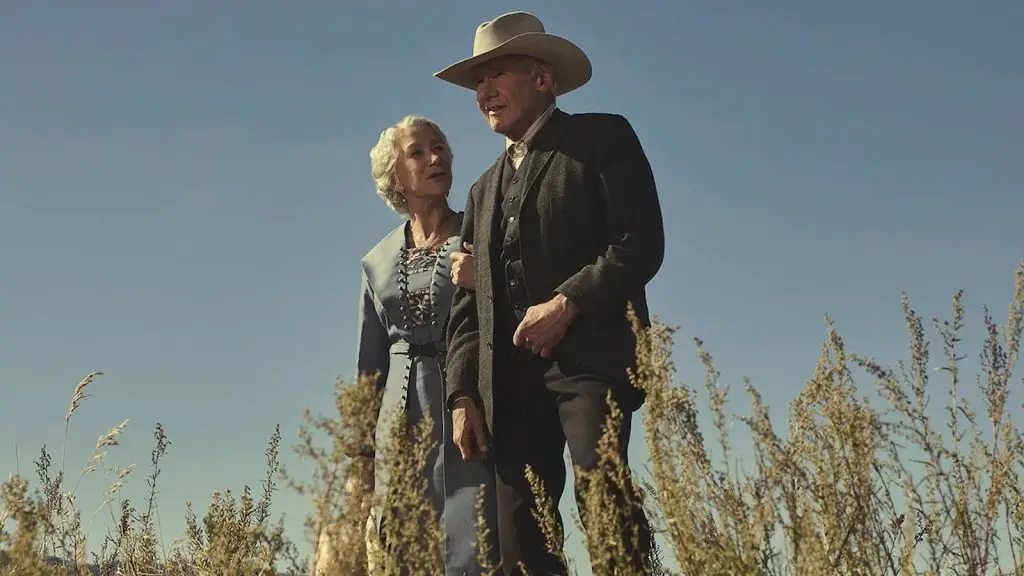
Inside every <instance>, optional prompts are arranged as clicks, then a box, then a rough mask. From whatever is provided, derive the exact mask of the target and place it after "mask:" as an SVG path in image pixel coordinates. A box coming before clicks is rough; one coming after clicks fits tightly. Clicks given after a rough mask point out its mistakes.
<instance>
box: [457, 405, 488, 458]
mask: <svg viewBox="0 0 1024 576" xmlns="http://www.w3.org/2000/svg"><path fill="white" fill-rule="evenodd" d="M452 442H453V443H454V444H455V446H456V447H458V449H459V453H460V454H462V459H463V460H465V461H466V462H470V461H473V460H482V459H483V458H484V457H486V456H487V450H488V446H487V434H486V433H485V432H484V419H483V415H482V414H480V410H479V409H478V408H477V407H476V402H474V401H473V400H472V399H470V398H459V399H458V400H456V401H455V405H454V406H453V407H452Z"/></svg>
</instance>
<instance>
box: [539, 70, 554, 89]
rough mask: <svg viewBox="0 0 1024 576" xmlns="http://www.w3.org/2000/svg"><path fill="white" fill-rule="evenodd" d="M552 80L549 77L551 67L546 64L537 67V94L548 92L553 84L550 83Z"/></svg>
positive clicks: (550, 76)
mask: <svg viewBox="0 0 1024 576" xmlns="http://www.w3.org/2000/svg"><path fill="white" fill-rule="evenodd" d="M552 78H553V76H552V75H551V67H550V66H548V65H547V64H541V65H540V66H539V67H538V70H537V78H536V84H537V91H538V92H548V91H550V90H551V85H552V83H553V82H552Z"/></svg>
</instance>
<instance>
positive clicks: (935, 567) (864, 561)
mask: <svg viewBox="0 0 1024 576" xmlns="http://www.w3.org/2000/svg"><path fill="white" fill-rule="evenodd" d="M1014 278H1015V283H1014V288H1015V289H1014V296H1013V301H1012V302H1011V304H1010V307H1009V312H1008V315H1007V318H1006V321H1005V323H1004V324H999V323H997V320H995V319H993V318H992V317H991V316H990V315H989V312H988V310H987V309H986V310H985V312H984V317H983V319H984V324H985V327H986V331H987V338H986V339H985V341H984V343H983V345H982V346H981V350H980V352H978V351H975V352H973V353H972V352H969V351H967V350H964V349H963V347H962V343H961V339H962V330H963V327H964V321H965V311H964V308H963V307H962V305H961V294H960V293H957V294H956V295H955V296H954V297H953V304H952V314H951V316H950V317H949V318H948V319H947V320H936V321H935V329H936V331H937V333H938V335H939V338H940V340H941V348H942V354H943V356H944V359H945V362H944V365H943V368H942V370H941V372H940V373H939V374H940V375H941V376H942V381H941V382H940V381H937V379H935V378H933V377H932V376H933V374H936V372H935V371H933V370H931V369H930V368H929V367H930V366H932V365H933V360H932V357H931V354H932V350H930V348H929V346H928V343H927V340H926V336H925V322H924V321H923V320H922V318H921V317H920V316H919V315H918V314H917V313H916V312H915V311H914V310H913V309H912V308H911V306H910V302H909V300H907V299H906V298H904V300H903V312H904V316H905V320H906V326H907V330H908V335H909V342H910V346H909V355H908V357H907V360H906V361H905V362H902V363H900V364H899V365H897V366H894V367H886V366H881V365H879V364H878V363H876V362H875V361H874V360H873V359H872V358H871V357H868V356H861V355H859V354H856V353H854V352H853V351H852V350H849V349H847V346H846V344H845V343H844V341H843V339H842V338H841V337H840V335H839V333H838V331H837V330H835V329H834V327H833V325H832V324H831V321H829V323H828V332H827V337H826V339H825V341H824V343H823V346H822V349H821V354H820V358H819V360H818V362H817V365H816V366H815V367H814V370H813V372H812V376H811V377H810V378H809V380H808V381H807V383H806V385H805V386H804V388H803V389H802V391H801V392H800V393H799V394H798V396H797V397H796V398H794V399H793V400H792V401H791V403H790V406H789V419H788V423H787V427H786V430H780V429H777V428H776V427H775V425H773V423H772V422H771V420H770V418H769V415H768V409H767V406H766V405H765V403H764V402H763V400H762V397H761V395H760V394H759V393H758V391H757V390H756V389H755V388H754V387H753V386H752V385H750V384H749V382H747V385H746V392H747V394H748V395H749V396H750V398H751V402H752V410H751V414H750V415H749V416H746V417H741V418H740V419H739V421H741V422H743V423H744V424H745V425H746V428H747V430H748V431H749V435H750V441H751V444H752V446H753V451H754V460H755V461H754V466H753V468H754V469H753V470H752V471H750V472H741V471H740V468H739V466H738V465H737V464H736V457H735V456H734V454H733V449H732V446H731V444H730V435H729V433H728V431H727V428H728V421H729V420H730V418H731V415H728V414H726V413H725V410H724V406H725V405H726V399H727V389H726V387H724V386H723V385H721V384H720V382H719V375H718V371H717V369H716V367H715V364H714V361H713V358H712V356H711V354H710V353H709V352H708V351H707V350H706V349H705V347H704V345H703V343H702V342H700V341H699V340H698V341H695V345H696V353H697V358H698V359H699V361H700V362H701V363H702V364H703V366H704V368H705V374H706V378H705V381H704V386H703V389H704V393H705V394H706V398H707V408H706V409H707V410H708V411H709V414H710V415H711V417H712V420H713V422H714V428H715V430H713V431H712V432H714V435H715V437H716V438H715V440H707V439H705V433H706V432H708V431H704V430H701V429H700V427H699V426H698V418H697V415H698V400H697V392H696V391H695V390H694V389H692V388H690V387H687V386H684V385H679V384H676V383H675V382H674V367H673V363H672V355H671V350H672V340H673V336H674V331H673V330H672V329H671V328H669V327H667V326H664V325H662V324H659V323H657V322H655V325H654V326H653V327H652V328H650V329H647V330H641V329H639V328H638V327H637V328H636V333H637V336H638V339H637V351H638V357H639V368H638V370H637V371H636V372H635V373H634V374H633V379H634V384H635V385H636V386H638V387H641V388H643V389H644V390H645V391H646V392H647V395H648V401H647V408H646V411H645V416H644V422H643V425H644V431H645V434H646V439H647V445H648V448H649V453H650V463H651V481H650V482H645V486H644V487H645V488H646V489H645V490H642V491H641V493H642V494H644V495H645V501H644V502H643V503H642V504H643V505H644V506H645V507H646V509H647V510H648V514H649V515H650V516H651V518H652V520H653V521H654V522H655V525H656V527H657V528H658V531H659V533H660V536H659V543H660V552H659V553H656V554H655V558H652V564H654V565H653V566H652V567H651V568H650V570H649V573H654V574H662V573H663V574H676V573H678V574H684V575H687V576H690V575H704V574H711V575H721V574H730V575H749V576H755V575H756V576H770V575H783V574H786V575H789V574H793V575H800V576H803V575H811V576H816V575H823V576H824V575H871V576H883V575H892V576H895V575H897V574H901V575H902V574H934V575H939V574H941V575H943V576H945V575H968V576H982V575H986V576H987V575H990V574H1015V575H1017V576H1024V480H1022V473H1024V436H1022V434H1021V431H1020V430H1019V429H1018V428H1017V427H1016V426H1015V425H1014V424H1013V423H1012V422H1011V419H1010V415H1009V409H1010V407H1011V404H1010V403H1011V402H1013V403H1019V402H1020V400H1021V394H1020V392H1021V387H1020V384H1021V381H1020V379H1019V378H1018V379H1017V380H1016V381H1014V379H1013V368H1014V367H1015V366H1016V364H1017V362H1018V360H1019V357H1020V341H1021V330H1022V322H1024V264H1021V265H1020V266H1018V268H1017V269H1016V273H1015V276H1014ZM634 326H636V325H635V324H634ZM968 354H978V355H979V356H980V360H981V366H982V373H981V374H978V375H977V378H976V379H970V380H975V382H971V381H970V380H968V379H967V378H966V376H965V375H962V374H961V373H960V369H959V366H960V363H961V361H962V360H963V359H964V358H965V357H967V355H968ZM98 376H100V375H99V374H98V373H97V374H90V375H88V376H87V377H86V378H85V379H83V380H82V381H81V382H80V383H79V384H78V386H76V387H75V389H74V391H73V394H72V400H71V404H70V406H69V409H68V412H67V418H66V426H68V427H70V424H71V421H72V419H73V416H74V414H75V412H76V411H77V410H79V409H80V408H81V407H82V405H83V400H84V399H85V398H86V390H87V388H88V387H89V386H90V385H93V382H94V379H95V378H96V377H98ZM855 376H857V377H858V382H859V383H858V384H855V381H854V377H855ZM975 383H976V384H977V385H979V386H980V389H981V392H982V395H983V398H984V401H985V402H984V403H985V406H984V410H983V411H982V412H981V413H978V412H975V409H974V408H972V407H971V406H970V405H969V404H968V403H967V402H966V401H965V399H964V396H963V393H962V390H963V388H964V387H965V386H969V385H975ZM1011 389H1015V390H1016V391H1017V394H1016V395H1015V396H1013V397H1011V395H1010V391H1011ZM869 390H873V391H874V392H877V394H878V395H879V396H880V398H881V399H882V400H883V401H884V409H878V408H876V407H875V404H877V403H878V402H875V403H872V402H869V399H868V396H867V392H868V391H869ZM940 397H945V398H946V401H945V407H944V409H940V408H938V407H935V406H933V405H932V403H933V402H935V401H938V400H939V399H940ZM335 398H336V412H337V413H336V414H333V415H332V416H331V417H327V418H322V417H314V416H313V415H312V414H311V413H308V412H307V414H306V415H305V416H306V417H305V425H304V426H303V427H302V429H301V430H300V433H299V442H298V445H297V446H296V450H297V451H298V452H299V454H300V455H301V456H302V457H304V458H305V459H307V460H308V461H310V462H312V463H313V464H314V466H315V473H314V474H313V476H312V477H311V478H305V479H298V478H294V477H292V476H291V475H289V474H288V473H287V472H286V471H284V470H282V469H281V467H280V465H279V463H278V449H279V445H280V440H281V436H280V431H279V430H278V431H275V432H274V434H273V435H272V436H271V438H270V440H269V443H268V447H267V450H266V458H267V475H266V479H265V481H264V485H263V486H262V490H261V494H260V495H259V496H258V497H257V496H256V495H254V494H253V493H252V492H251V491H250V489H249V488H248V487H245V488H244V489H243V490H242V491H241V492H240V493H237V494H232V493H230V492H224V493H215V494H213V497H212V500H211V502H210V504H209V507H208V510H207V512H206V513H205V515H204V516H203V517H202V518H201V519H200V518H198V517H197V516H196V515H195V514H194V513H193V512H192V510H191V507H190V508H189V509H188V510H186V518H187V524H186V533H185V534H184V535H182V537H181V538H180V539H178V540H176V541H175V542H172V543H165V542H161V541H160V539H159V538H158V536H157V530H156V529H155V527H154V520H153V510H154V501H153V499H154V497H155V494H156V487H157V480H158V477H159V471H160V465H161V464H160V460H161V457H162V455H163V454H164V452H165V451H166V449H167V446H168V440H167V438H166V436H165V435H164V433H163V430H162V428H160V427H159V425H158V426H157V429H156V431H155V433H154V438H155V447H154V450H153V453H152V461H151V462H150V472H149V480H148V482H149V493H150V498H149V499H147V501H145V502H141V503H132V502H129V501H128V500H126V499H124V498H123V497H122V495H121V492H120V490H121V487H122V486H123V484H124V483H125V482H127V481H128V480H129V479H130V478H131V477H132V476H133V475H134V471H133V470H132V468H128V469H126V470H122V471H119V472H118V473H117V474H116V476H115V478H116V480H115V481H114V482H113V484H112V485H111V486H110V487H109V488H108V489H107V491H106V492H105V494H104V498H103V502H104V507H105V510H108V511H109V513H110V515H111V518H112V520H113V522H114V526H115V529H113V530H112V531H111V533H109V534H107V535H105V536H104V537H103V540H102V541H101V542H87V541H86V536H85V533H84V532H85V531H84V530H83V528H82V522H81V520H82V516H81V512H80V511H79V510H78V508H77V507H76V505H75V491H76V486H77V483H78V478H74V477H71V476H67V475H66V468H65V465H64V460H65V459H64V455H63V454H62V455H61V463H60V465H59V466H56V467H55V466H53V465H52V464H53V463H52V457H51V455H50V454H49V453H47V452H46V450H45V449H44V450H43V451H41V453H40V455H39V457H38V459H37V460H36V478H35V479H34V481H33V482H32V484H34V486H32V485H30V482H29V480H28V479H27V478H21V477H17V476H11V478H10V479H9V480H8V481H6V482H5V483H4V484H3V486H2V502H3V508H2V512H0V574H11V575H15V574H16V575H18V576H43V575H56V574H61V575H69V574H79V575H81V574H88V573H94V574H102V575H104V576H108V575H113V574H130V575H138V576H141V575H164V576H200V575H203V576H206V575H210V576H213V575H216V576H224V575H238V576H255V575H268V576H269V575H298V574H309V573H310V570H311V566H312V565H313V564H314V563H315V564H317V565H318V567H319V568H320V569H322V570H323V574H324V575H325V576H326V575H355V574H388V575H390V574H398V573H399V571H398V570H399V568H401V567H404V568H405V569H406V570H408V573H411V574H441V573H443V570H441V567H440V554H439V550H440V549H441V545H442V540H441V538H442V535H441V533H440V530H439V528H438V526H437V523H436V521H435V519H434V517H433V512H432V510H431V508H430V506H429V504H428V503H427V502H426V501H425V499H424V498H422V497H421V493H422V491H423V489H424V488H425V480H424V479H423V477H422V476H421V475H420V474H419V469H420V468H421V467H422V465H423V462H424V459H425V457H426V454H427V452H428V451H429V448H430V446H431V443H430V438H429V437H427V436H426V433H425V432H426V431H427V430H429V427H421V428H418V429H416V430H408V429H407V428H406V427H405V426H404V423H403V422H402V421H401V420H398V425H397V426H396V428H395V429H394V431H393V432H394V433H393V435H392V439H391V441H390V442H389V444H388V446H382V447H377V448H378V450H377V452H378V455H377V457H376V461H373V460H370V459H367V458H349V457H348V456H346V454H352V453H356V452H357V451H358V449H359V448H361V447H365V446H367V445H368V444H372V438H373V436H372V429H373V424H374V422H375V417H374V414H375V412H376V409H375V407H376V406H379V399H378V398H377V396H376V394H375V393H374V388H373V381H372V379H371V378H364V379H362V380H360V381H358V382H354V383H351V384H345V383H338V385H337V388H336V394H335ZM614 417H622V415H621V414H619V413H617V412H616V413H615V416H614ZM123 428H124V423H122V424H120V425H118V426H115V427H114V428H113V429H112V430H111V431H110V432H109V433H108V434H106V435H104V436H102V437H101V438H100V439H99V440H98V441H97V443H96V449H95V451H94V453H93V454H92V456H91V457H90V459H89V460H88V462H87V464H86V466H85V467H84V468H83V469H82V470H81V472H80V474H81V475H82V476H84V475H87V474H91V473H93V472H95V471H96V470H97V469H99V468H100V467H101V466H103V465H104V456H105V454H106V450H107V449H108V448H110V447H112V446H116V445H117V444H118V441H119V440H118V439H119V436H120V435H121V433H122V430H123ZM322 437H326V438H327V441H326V443H324V442H321V441H318V438H322ZM606 442H607V443H606V444H605V445H604V447H605V450H604V451H603V457H602V460H601V466H600V468H599V470H598V472H596V473H594V475H593V476H592V477H589V478H587V480H588V483H587V486H588V487H587V491H586V499H585V501H584V502H581V503H580V504H579V508H580V509H581V510H585V511H586V512H587V515H588V517H589V518H593V519H594V522H592V524H591V525H588V526H587V530H586V531H583V530H582V528H581V532H583V533H584V534H585V536H586V538H585V542H586V543H587V549H588V552H589V554H590V560H591V562H592V563H593V571H594V573H595V574H602V575H604V574H608V575H613V574H623V575H626V574H627V573H626V572H624V571H623V569H622V568H621V567H619V562H620V559H621V558H623V557H625V556H626V555H627V553H628V552H629V547H630V546H631V545H635V542H633V543H629V542H625V543H624V542H617V541H615V539H613V538H610V537H608V536H607V535H610V534H615V533H617V532H618V529H617V525H618V523H619V522H620V521H621V520H622V515H621V514H618V513H616V512H615V510H616V508H615V507H614V506H612V505H611V502H612V501H613V500H614V498H615V495H616V494H622V493H623V490H622V487H623V486H624V485H625V483H627V482H635V481H636V479H635V478H636V476H635V475H633V474H631V473H630V471H628V470H626V469H625V468H624V467H623V466H622V463H621V462H619V461H617V460H616V458H615V457H614V450H611V449H610V448H611V444H610V442H611V437H610V436H609V437H608V438H606ZM911 454H913V455H914V456H913V457H911V456H910V455H911ZM917 454H921V455H923V457H922V458H918V457H917ZM374 466H383V467H385V468H386V469H387V470H388V471H389V474H390V476H391V479H392V483H393V485H394V486H395V487H396V491H395V497H394V498H393V499H392V500H391V501H390V502H389V507H390V509H392V510H394V511H395V512H396V513H397V514H400V516H399V517H400V518H402V519H403V522H402V523H394V524H391V525H389V526H390V527H389V528H387V530H388V532H387V534H386V536H387V541H388V542H389V546H388V550H386V551H381V550H379V549H377V548H375V547H374V546H372V542H371V546H370V547H369V548H367V544H366V538H365V534H366V522H365V520H366V518H367V513H368V510H369V504H370V500H371V490H372V476H373V467H374ZM278 483H281V484H284V485H285V486H286V487H287V488H288V489H291V490H296V491H298V492H299V493H301V494H303V495H305V496H306V497H308V498H309V499H310V501H311V502H312V503H313V505H314V506H313V508H314V510H315V512H314V513H313V514H311V515H310V517H309V518H308V519H307V528H308V532H309V534H308V535H309V536H313V535H316V536H315V538H314V539H315V540H316V541H317V542H318V545H317V546H316V547H315V550H316V552H315V555H316V556H317V557H316V558H314V559H300V558H298V554H297V552H296V550H297V547H296V546H295V545H294V542H295V540H293V538H294V537H296V535H286V534H285V533H284V530H283V527H282V524H281V522H276V521H273V519H272V513H271V500H272V497H273V494H274V492H275V490H277V489H279V487H278ZM542 501H543V499H542ZM548 502H550V499H548ZM536 512H537V514H538V515H539V516H540V517H542V518H544V517H545V516H547V515H549V514H550V510H549V509H541V510H537V511H536ZM550 536H551V540H552V545H553V546H555V547H556V548H560V542H561V538H562V535H561V534H558V533H557V532H556V531H555V530H552V531H551V534H550ZM87 550H94V551H95V552H90V553H88V554H87V552H86V551H87ZM164 550H167V551H166V552H164ZM659 557H661V558H663V559H664V562H661V560H660V559H659ZM368 560H369V567H368V564H367V562H368ZM568 563H570V564H571V561H568ZM660 564H664V566H660Z"/></svg>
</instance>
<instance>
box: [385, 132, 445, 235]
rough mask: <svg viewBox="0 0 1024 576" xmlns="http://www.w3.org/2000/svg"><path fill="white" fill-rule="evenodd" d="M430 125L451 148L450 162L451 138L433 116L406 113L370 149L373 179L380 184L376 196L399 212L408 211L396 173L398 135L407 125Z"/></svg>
mask: <svg viewBox="0 0 1024 576" xmlns="http://www.w3.org/2000/svg"><path fill="white" fill-rule="evenodd" d="M420 127H426V128H430V129H431V130H433V131H434V133H435V134H437V137H438V138H439V139H440V140H441V143H442V144H444V147H445V150H447V151H448V160H449V162H450V161H451V160H452V159H453V158H454V157H455V156H454V154H452V148H451V146H449V145H448V137H447V136H445V135H444V132H443V131H442V130H441V127H440V126H438V125H437V123H436V122H434V121H433V120H431V119H430V118H426V117H424V116H406V117H405V118H402V119H401V120H399V121H398V122H396V123H395V124H392V125H391V126H388V127H387V128H385V129H384V131H383V132H381V133H380V138H379V139H378V140H377V144H376V145H374V147H373V148H371V149H370V173H371V174H373V181H374V183H375V184H376V187H377V195H379V196H380V197H381V198H383V199H384V202H385V203H386V204H387V205H388V207H389V208H391V209H392V210H394V211H395V213H397V214H399V215H405V214H408V213H409V210H408V207H407V206H406V202H405V196H403V195H402V185H401V183H399V182H398V174H397V173H395V163H396V162H397V161H398V153H399V152H400V150H399V148H398V137H399V136H401V134H402V132H404V131H405V130H406V129H408V128H420Z"/></svg>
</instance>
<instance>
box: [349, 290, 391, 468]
mask: <svg viewBox="0 0 1024 576" xmlns="http://www.w3.org/2000/svg"><path fill="white" fill-rule="evenodd" d="M359 292H360V294H359V314H358V315H357V317H356V318H357V319H356V322H357V323H358V334H357V336H356V372H357V374H356V376H357V377H361V376H372V375H373V374H374V373H376V372H379V373H380V376H379V377H378V379H377V383H376V385H377V390H378V392H380V391H383V390H384V385H385V384H386V383H387V380H388V369H389V368H390V365H391V350H390V339H389V338H388V330H387V328H386V327H385V326H384V323H383V322H382V321H381V318H380V315H379V314H378V312H377V310H378V307H377V306H376V303H377V297H376V296H375V295H374V292H373V288H372V287H371V286H370V282H369V279H368V278H367V276H366V270H363V272H362V288H361V290H360V291H359ZM358 455H360V456H373V455H374V451H373V446H372V445H371V446H368V447H366V448H365V449H363V450H362V451H360V452H359V454H358ZM350 456H352V455H351V454H350Z"/></svg>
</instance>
